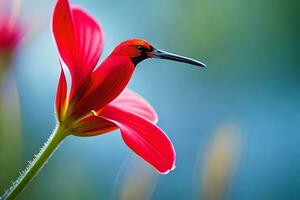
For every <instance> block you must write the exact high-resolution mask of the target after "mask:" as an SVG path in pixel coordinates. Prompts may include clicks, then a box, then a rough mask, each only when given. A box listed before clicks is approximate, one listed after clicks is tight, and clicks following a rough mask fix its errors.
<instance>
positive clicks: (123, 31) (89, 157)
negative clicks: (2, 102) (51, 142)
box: [0, 0, 300, 200]
mask: <svg viewBox="0 0 300 200" xmlns="http://www.w3.org/2000/svg"><path fill="white" fill-rule="evenodd" d="M71 2H72V3H73V4H75V3H76V4H79V5H80V6H82V7H84V8H85V9H86V10H88V11H89V12H90V13H91V14H92V15H93V16H94V17H95V18H96V19H97V20H98V21H100V22H101V25H102V27H103V30H104V33H105V50H104V54H103V55H102V57H101V60H103V59H104V58H105V57H106V56H107V55H108V54H109V53H110V51H111V50H112V48H113V47H114V46H115V45H116V44H118V43H119V42H121V41H122V40H125V39H128V38H133V37H138V38H144V39H146V40H148V41H150V42H151V43H152V44H153V45H154V46H156V47H157V48H160V49H164V50H167V51H170V52H174V53H178V54H181V55H186V56H189V57H193V58H196V59H199V60H201V61H203V62H204V63H206V64H207V66H208V67H207V68H206V69H198V68H196V67H193V66H189V65H186V64H181V63H175V62H171V61H163V60H147V61H145V62H143V63H142V64H140V65H139V66H138V67H137V69H136V73H135V74H134V76H133V79H132V80H131V82H130V87H131V88H132V89H134V90H135V91H137V92H138V93H139V94H141V95H142V96H144V97H145V98H146V99H147V100H148V101H149V102H150V103H151V104H152V105H153V107H154V108H155V109H156V110H157V112H158V115H159V126H160V127H161V128H162V129H164V130H165V132H166V133H167V134H168V135H169V137H170V138H171V140H172V141H173V143H174V145H175V149H176V152H177V163H176V169H175V170H174V171H172V172H171V173H169V174H167V175H160V176H159V177H157V181H155V183H156V184H157V185H156V186H155V189H154V191H153V195H152V199H157V200H158V199H197V197H198V196H199V195H197V194H198V193H199V191H201V184H195V182H197V180H198V179H199V181H200V179H201V177H199V178H198V177H195V176H196V175H195V174H197V173H195V168H196V166H200V167H201V165H202V164H204V163H202V160H203V159H201V158H202V157H203V156H204V155H203V154H204V152H205V149H206V148H207V144H208V143H209V141H210V140H211V138H212V135H213V133H214V131H215V130H216V128H217V127H218V126H219V125H220V124H222V123H224V122H231V123H234V124H235V125H236V126H238V127H239V129H240V133H241V138H242V143H243V148H242V152H241V157H240V162H239V165H238V167H237V168H236V170H235V171H234V176H233V177H232V181H231V183H230V188H229V191H228V199H237V200H241V199H242V200H253V199H255V200H259V199H261V200H264V199H273V200H276V199H277V200H282V199H289V200H296V199H300V148H299V144H300V135H299V134H300V132H299V130H300V112H299V111H300V79H299V77H300V68H299V67H300V66H299V64H300V60H299V52H300V47H299V44H300V41H299V35H300V20H299V18H300V14H299V9H298V8H299V6H300V3H299V2H298V1H293V0H289V1H280V0H253V1H239V0H228V1H217V0H190V1H180V0H165V1H160V0H152V1H134V0H128V1H121V0H110V1H104V0H72V1H71ZM54 3H55V1H54V0H52V1H38V0H35V1H34V0H24V1H23V7H22V9H23V10H22V11H23V16H24V17H25V18H27V19H30V20H32V21H30V23H36V22H37V23H39V24H41V25H39V31H37V32H35V33H34V35H33V36H32V37H31V38H30V40H28V41H27V42H26V43H25V44H24V45H23V47H22V49H21V51H20V54H19V56H18V59H17V60H16V62H15V68H14V70H13V75H14V76H15V79H16V81H17V86H18V89H19V94H20V95H19V96H20V102H21V105H20V108H21V112H22V123H23V124H22V128H23V131H22V139H23V146H22V163H23V166H24V167H25V165H26V163H27V160H30V159H32V158H33V154H35V153H37V152H38V150H39V148H40V147H42V145H43V143H44V142H45V141H46V139H47V137H48V136H49V135H50V133H51V131H52V130H53V128H54V126H55V118H54V98H55V92H56V87H57V81H58V77H59V62H58V54H57V50H56V47H55V44H54V40H53V36H52V32H51V29H50V20H51V13H52V9H53V5H54ZM34 20H36V21H35V22H33V21H34ZM132 157H135V155H134V154H133V153H132V152H131V151H130V150H129V149H128V148H127V147H126V146H125V144H124V143H123V141H122V139H121V136H120V134H119V132H118V131H115V132H113V133H111V134H106V135H102V136H98V137H91V138H78V137H69V138H68V139H67V140H66V141H65V142H64V143H63V144H62V145H61V147H60V148H59V150H58V151H57V152H56V153H55V154H54V156H53V157H52V158H51V159H50V161H49V163H48V164H47V165H46V167H44V168H43V170H42V171H41V173H40V174H39V175H38V176H37V177H36V178H35V179H34V181H33V182H32V184H30V186H29V187H28V188H27V189H26V191H25V192H24V193H23V194H22V197H21V198H20V199H26V200H29V199H49V200H50V199H51V200H52V199H66V200H68V199H70V200H82V199H95V200H96V199H116V198H118V195H116V193H118V192H119V189H118V188H119V185H120V184H119V179H120V177H122V175H121V176H120V173H121V174H122V173H123V172H124V171H126V170H124V169H123V170H122V167H123V168H124V165H126V163H127V162H128V159H130V158H132ZM0 159H1V158H0ZM16 167H19V165H18V166H16ZM20 170H21V169H20ZM137 172H139V170H137ZM16 175H17V174H16ZM12 179H15V176H14V177H12ZM195 185H199V187H198V186H195ZM2 189H3V188H1V190H2Z"/></svg>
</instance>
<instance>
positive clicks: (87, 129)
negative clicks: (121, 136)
mask: <svg viewBox="0 0 300 200" xmlns="http://www.w3.org/2000/svg"><path fill="white" fill-rule="evenodd" d="M117 128H118V127H117V126H116V125H115V124H114V123H112V122H110V121H108V120H106V119H104V118H102V117H98V116H95V115H91V116H88V117H85V118H84V119H82V120H80V122H79V123H78V125H77V126H74V127H73V130H72V133H73V134H74V135H76V136H80V137H89V136H96V135H101V134H104V133H108V132H111V131H113V130H116V129H117Z"/></svg>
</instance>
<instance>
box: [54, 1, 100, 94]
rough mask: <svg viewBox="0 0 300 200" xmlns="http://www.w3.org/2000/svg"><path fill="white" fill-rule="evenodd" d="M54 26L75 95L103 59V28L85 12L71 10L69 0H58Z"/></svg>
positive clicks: (78, 9)
mask: <svg viewBox="0 0 300 200" xmlns="http://www.w3.org/2000/svg"><path fill="white" fill-rule="evenodd" d="M52 26H53V34H54V37H55V40H56V44H57V47H58V50H59V53H60V57H61V58H62V59H63V61H64V62H65V63H66V65H67V66H68V68H69V70H70V73H71V76H72V89H71V96H73V95H72V94H73V90H74V91H77V88H78V87H80V84H82V83H83V82H84V81H85V80H86V78H87V77H88V76H89V75H90V73H91V72H92V71H93V69H94V68H95V66H96V64H97V62H98V60H99V57H100V54H101V52H102V47H103V38H102V31H101V28H100V27H99V25H98V24H97V22H96V21H95V20H94V19H93V18H92V17H90V16H89V15H88V14H87V13H86V12H85V11H83V10H81V9H80V8H73V9H71V8H70V5H69V2H68V1H67V0H58V2H57V4H56V6H55V10H54V13H53V24H52Z"/></svg>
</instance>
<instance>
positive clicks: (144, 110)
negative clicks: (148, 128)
mask: <svg viewBox="0 0 300 200" xmlns="http://www.w3.org/2000/svg"><path fill="white" fill-rule="evenodd" d="M109 105H112V106H115V107H117V108H119V109H121V110H124V111H126V112H130V113H134V114H136V115H139V116H141V117H144V118H146V119H148V120H150V121H152V122H153V123H157V122H158V116H157V114H156V112H155V110H154V109H153V108H152V106H151V105H150V104H149V103H148V102H147V101H146V100H145V99H144V98H143V97H141V96H140V95H138V94H137V93H135V92H134V91H132V90H130V89H129V88H125V89H124V90H123V92H122V93H121V94H120V95H119V96H118V97H117V98H116V99H115V100H113V101H112V102H111V103H110V104H109Z"/></svg>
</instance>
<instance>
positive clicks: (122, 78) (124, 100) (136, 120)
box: [53, 0, 175, 173]
mask: <svg viewBox="0 0 300 200" xmlns="http://www.w3.org/2000/svg"><path fill="white" fill-rule="evenodd" d="M53 33H54V37H55V40H56V43H57V47H58V50H59V54H60V58H61V60H62V61H63V62H64V63H65V64H66V65H67V67H68V69H69V71H70V74H71V78H72V81H71V89H70V92H69V94H68V92H67V82H66V78H65V74H64V71H63V70H62V71H61V76H60V80H59V85H58V91H57V96H56V113H57V118H58V120H59V123H60V125H62V126H65V127H66V128H68V129H69V131H70V132H71V133H72V134H74V135H77V136H94V135H100V134H103V133H107V132H109V131H112V130H115V129H118V128H119V129H120V130H121V134H122V138H123V140H124V142H125V143H126V144H127V145H128V146H129V147H130V148H131V149H132V150H133V151H134V152H135V153H136V154H138V155H139V156H141V157H142V158H143V159H145V160H146V161H147V162H149V163H150V164H151V165H152V166H154V167H155V168H156V169H157V170H158V171H159V172H160V173H167V172H168V171H169V170H171V169H172V168H173V167H174V163H175V151H174V148H173V145H172V143H171V141H170V140H169V138H168V137H167V136H166V135H165V133H164V132H163V131H162V130H161V129H160V128H159V127H157V126H156V125H155V123H156V122H157V115H156V113H155V111H154V110H153V108H152V107H151V106H150V105H149V104H148V103H147V102H146V100H144V99H143V98H142V97H140V96H138V95H137V94H136V93H134V92H133V91H131V90H129V89H125V90H124V88H125V87H126V85H127V83H128V81H129V80H130V78H131V75H132V73H133V71H134V69H135V65H134V63H132V61H131V59H130V57H128V56H126V55H121V54H122V51H123V49H122V46H119V47H117V48H116V49H115V51H114V52H113V53H112V54H111V55H110V56H109V57H108V58H107V59H106V60H105V61H104V62H103V63H101V64H100V66H99V67H98V68H96V69H95V66H96V64H97V62H98V59H99V57H100V55H101V52H102V47H103V35H102V30H101V28H100V26H99V25H98V24H97V22H96V21H95V20H94V19H93V18H92V17H91V16H90V15H88V14H87V13H86V12H85V11H83V10H82V9H80V8H77V7H76V8H75V7H72V8H70V5H69V3H68V1H67V0H59V1H58V2H57V5H56V7H55V10H54V14H53ZM139 44H140V45H149V44H148V43H146V42H145V41H142V40H137V39H136V40H130V41H128V42H127V45H128V46H131V45H134V46H132V48H134V49H135V46H136V45H139ZM123 45H124V43H123ZM149 46H150V45H149ZM118 48H119V49H118ZM132 53H134V51H133V52H132ZM123 90H124V91H123ZM122 91H123V92H122ZM121 92H122V93H121Z"/></svg>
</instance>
